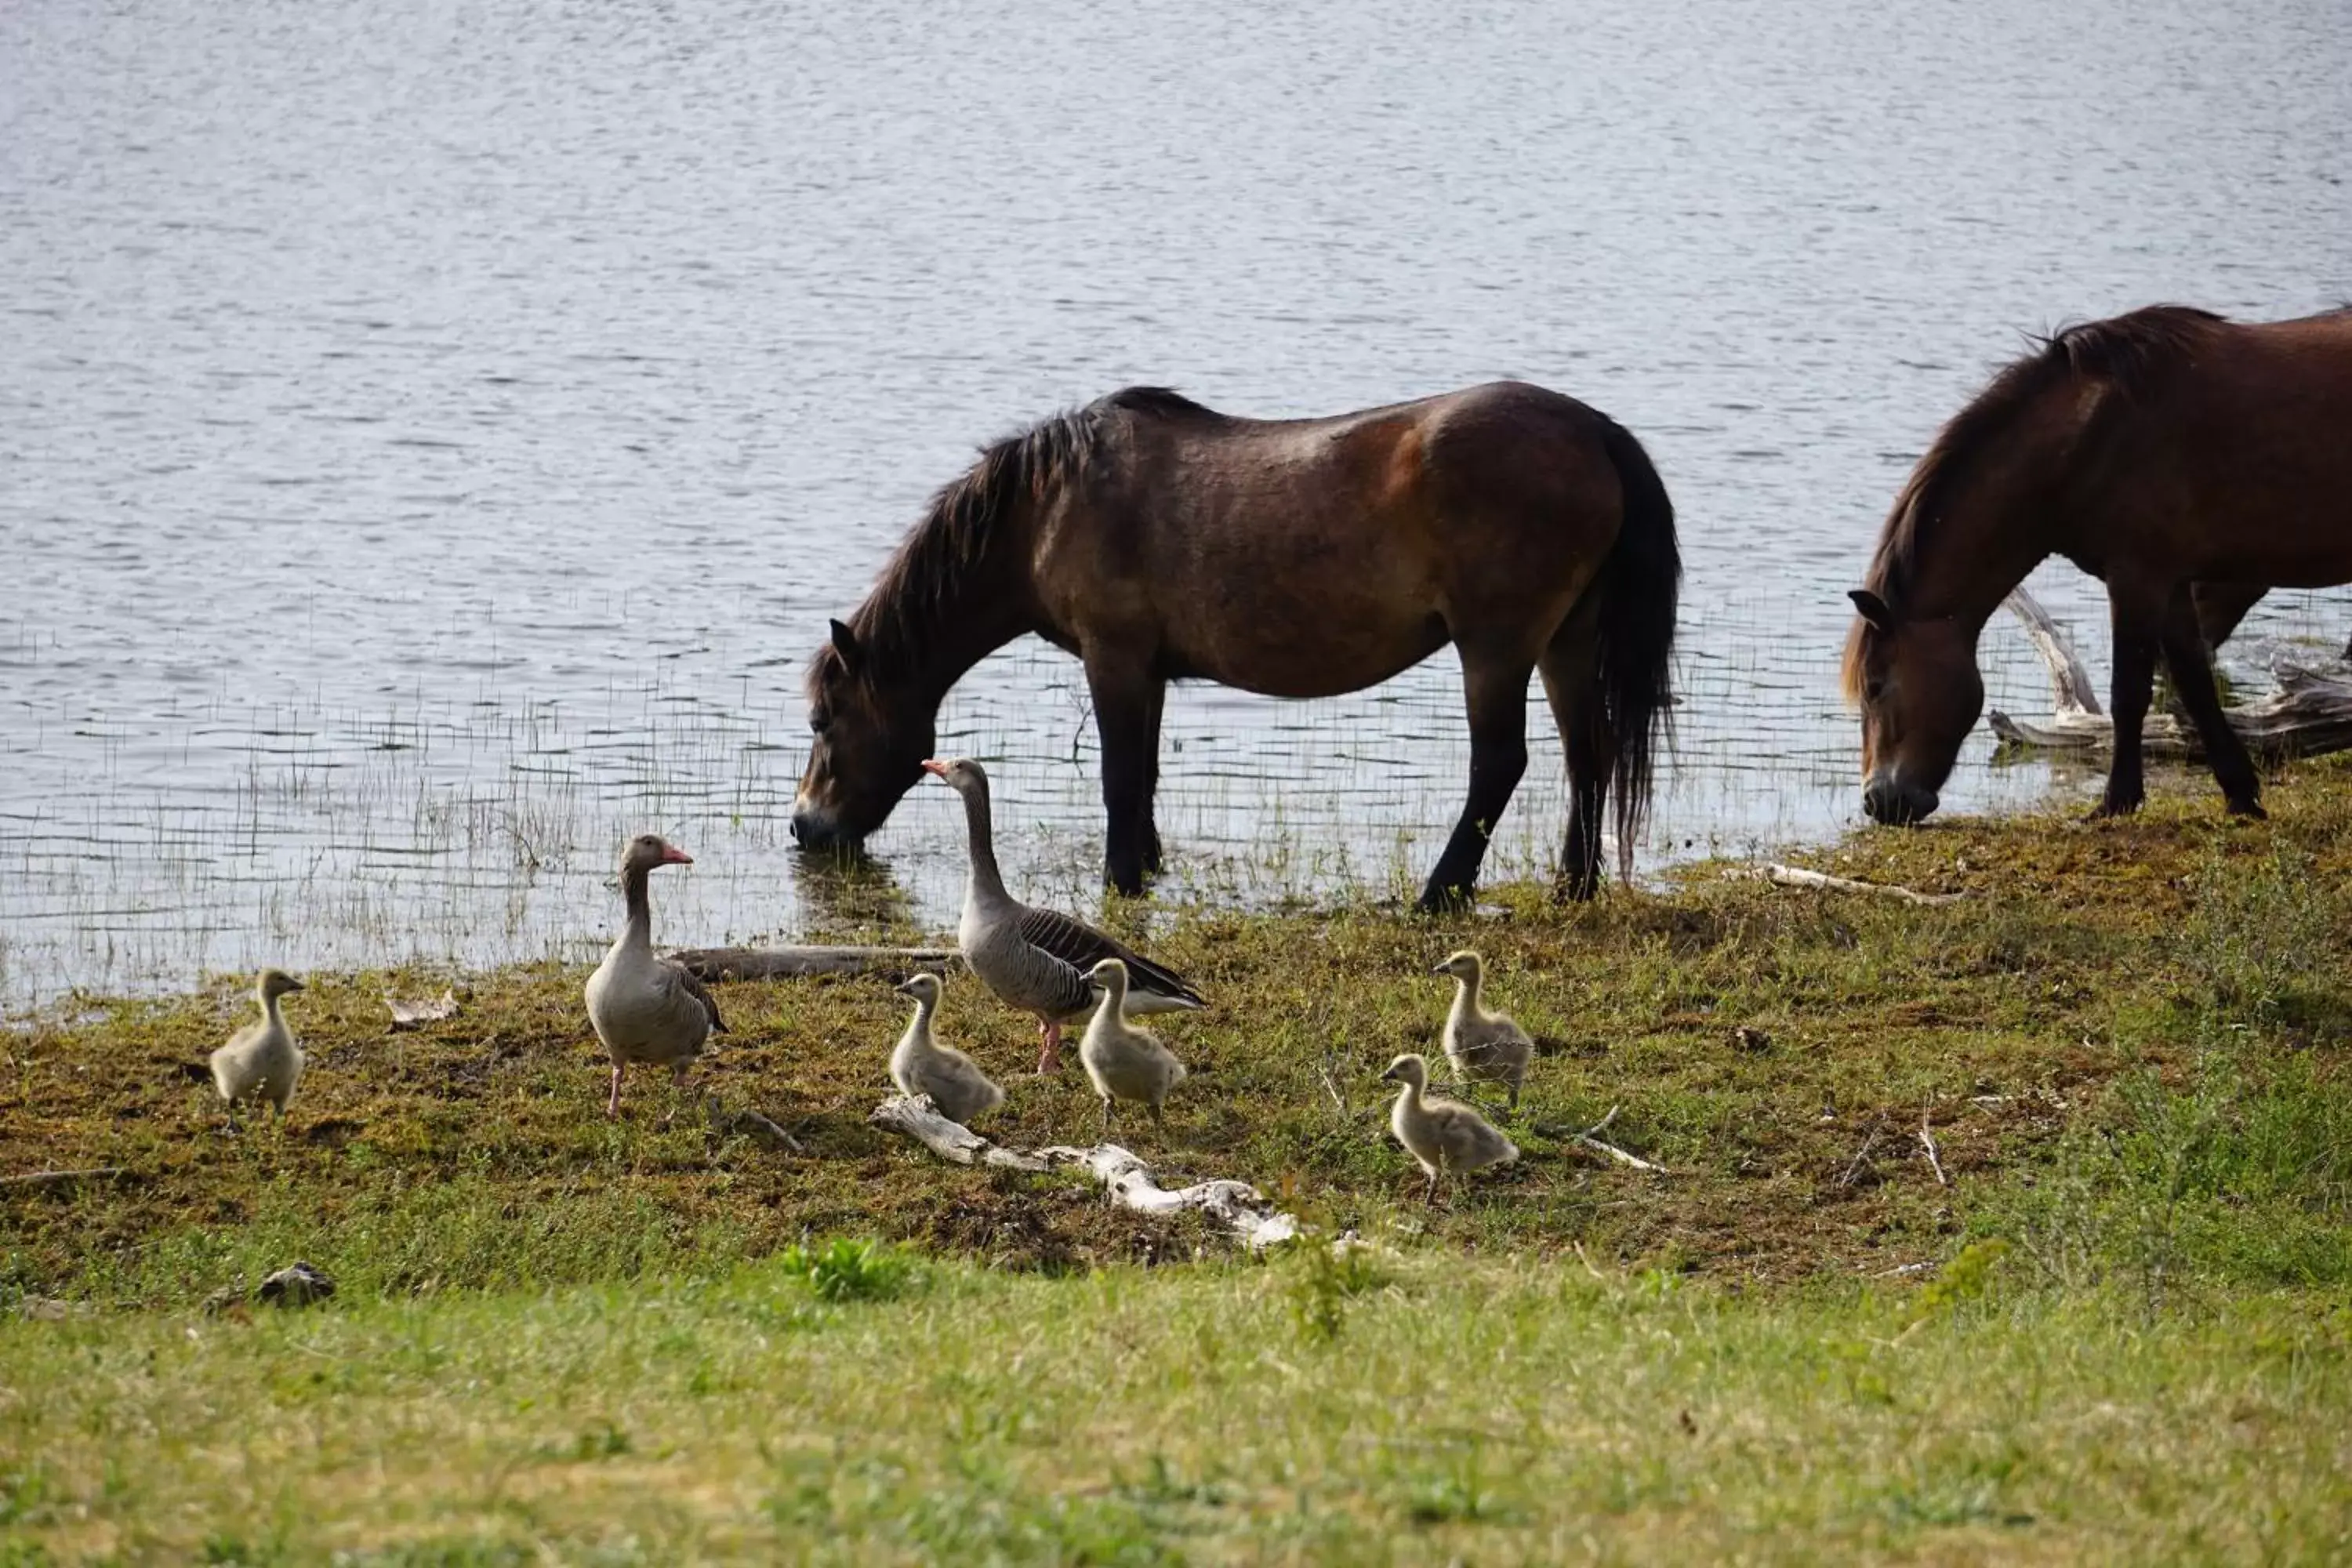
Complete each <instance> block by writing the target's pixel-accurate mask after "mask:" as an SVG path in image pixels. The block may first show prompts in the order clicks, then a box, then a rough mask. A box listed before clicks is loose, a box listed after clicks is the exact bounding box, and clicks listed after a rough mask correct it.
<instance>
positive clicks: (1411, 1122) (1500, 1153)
mask: <svg viewBox="0 0 2352 1568" xmlns="http://www.w3.org/2000/svg"><path fill="white" fill-rule="evenodd" d="M1381 1078H1382V1079H1386V1080H1388V1081H1390V1082H1392V1083H1400V1084H1402V1085H1403V1086H1404V1087H1403V1088H1402V1089H1399V1090H1398V1091H1397V1098H1396V1107H1395V1109H1394V1110H1391V1111H1390V1112H1389V1131H1391V1132H1394V1133H1395V1134H1396V1141H1397V1142H1400V1143H1402V1144H1403V1145H1404V1150H1405V1152H1406V1153H1408V1154H1411V1155H1412V1157H1413V1158H1414V1159H1415V1160H1417V1161H1419V1162H1420V1163H1421V1168H1422V1169H1423V1171H1426V1172H1427V1173H1429V1201H1430V1202H1431V1203H1435V1202H1436V1201H1437V1179H1438V1177H1439V1176H1440V1175H1442V1174H1444V1173H1445V1172H1448V1171H1454V1172H1465V1173H1466V1172H1470V1171H1477V1170H1483V1169H1485V1168H1486V1166H1488V1165H1507V1164H1509V1163H1511V1162H1512V1161H1514V1160H1516V1159H1517V1158H1518V1157H1519V1150H1518V1145H1517V1144H1516V1143H1513V1142H1511V1141H1510V1140H1509V1139H1508V1138H1506V1137H1504V1136H1503V1135H1502V1133H1500V1132H1498V1131H1496V1129H1495V1125H1494V1123H1492V1122H1490V1121H1487V1120H1486V1118H1485V1117H1483V1116H1481V1115H1479V1114H1478V1113H1477V1112H1476V1111H1475V1110H1471V1109H1470V1108H1469V1107H1468V1106H1466V1105H1457V1104H1455V1103H1454V1101H1453V1100H1424V1099H1423V1098H1422V1095H1423V1090H1425V1089H1428V1087H1429V1064H1428V1063H1427V1062H1424V1061H1423V1060H1422V1059H1421V1058H1419V1057H1417V1056H1402V1057H1399V1058H1397V1059H1396V1060H1394V1061H1392V1062H1391V1063H1389V1070H1388V1071H1386V1072H1384V1073H1382V1074H1381Z"/></svg>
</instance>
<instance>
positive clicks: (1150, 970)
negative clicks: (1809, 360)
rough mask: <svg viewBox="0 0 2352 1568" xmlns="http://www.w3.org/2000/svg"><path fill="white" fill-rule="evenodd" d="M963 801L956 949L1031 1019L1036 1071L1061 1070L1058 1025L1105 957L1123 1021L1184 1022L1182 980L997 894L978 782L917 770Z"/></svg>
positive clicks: (1190, 1007)
mask: <svg viewBox="0 0 2352 1568" xmlns="http://www.w3.org/2000/svg"><path fill="white" fill-rule="evenodd" d="M923 767H924V769H925V771H927V772H929V773H937V774H938V775H939V776H940V778H942V779H944V780H946V781H947V784H948V785H949V787H950V788H951V789H953V790H954V791H955V792H956V794H958V795H961V796H963V813H964V821H965V823H966V825H967V826H968V827H969V829H970V835H971V873H970V875H969V876H968V877H967V878H966V879H965V880H964V886H963V921H962V922H961V924H960V925H958V926H957V927H956V942H957V945H959V946H960V947H961V948H962V949H963V961H964V962H965V963H968V964H970V965H971V972H972V973H974V974H977V975H979V976H980V978H981V981H982V984H985V985H986V986H987V987H988V988H989V989H990V990H991V991H993V992H995V993H996V994H997V995H998V997H999V998H1001V999H1002V1000H1003V1001H1005V1002H1007V1003H1010V1004H1011V1005H1013V1006H1015V1007H1018V1008H1020V1009H1021V1010H1022V1011H1023V1012H1024V1013H1034V1014H1035V1015H1036V1016H1037V1030H1038V1033H1039V1034H1041V1035H1042V1036H1044V1037H1045V1049H1044V1051H1043V1052H1041V1053H1040V1054H1039V1056H1038V1058H1037V1070H1038V1071H1039V1072H1041V1073H1046V1072H1053V1071H1055V1070H1056V1069H1058V1068H1060V1067H1061V1065H1062V1026H1063V1024H1065V1023H1066V1022H1067V1021H1068V1020H1070V1019H1072V1018H1076V1017H1079V1016H1082V1015H1084V1014H1085V1013H1086V1012H1087V1010H1088V1009H1090V1008H1091V1007H1093V1005H1094V1000H1095V991H1094V985H1093V984H1092V983H1091V982H1090V981H1088V979H1087V971H1088V970H1090V969H1092V968H1093V967H1094V966H1095V965H1096V964H1097V963H1101V962H1102V961H1103V960H1104V959H1106V958H1116V959H1118V961H1119V962H1120V963H1123V964H1125V965H1126V966H1127V972H1128V992H1127V1010H1128V1011H1129V1013H1135V1014H1144V1013H1190V1012H1192V1011H1195V1010H1196V1009H1198V1008H1199V1007H1200V1006H1201V1005H1202V999H1201V994H1200V993H1199V992H1197V991H1195V990H1193V989H1192V986H1191V985H1190V984H1187V983H1186V981H1185V979H1184V977H1183V976H1182V975H1181V974H1178V973H1175V972H1174V971H1172V970H1169V969H1164V968H1162V967H1161V966H1160V965H1159V964H1157V963H1152V962H1151V961H1150V959H1148V958H1145V957H1143V956H1142V955H1141V954H1139V953H1138V952H1135V951H1134V950H1133V949H1131V948H1129V947H1128V946H1127V945H1126V944H1125V943H1123V942H1118V941H1117V940H1116V939H1114V938H1111V937H1108V936H1106V935H1104V934H1103V933H1102V932H1101V931H1097V930H1095V928H1094V927H1092V926H1090V925H1087V923H1086V922H1085V921H1076V920H1072V919H1071V918H1070V917H1069V916H1068V915H1065V914H1057V913H1055V911H1054V910H1033V909H1031V908H1030V907H1029V906H1028V905H1026V904H1024V903H1023V902H1021V901H1020V900H1018V899H1015V898H1014V897H1013V895H1012V894H1010V893H1008V892H1006V891H1005V890H1004V878H1003V876H1002V875H1001V874H1000V873H999V872H998V871H997V869H996V845H995V839H994V834H993V830H992V826H991V825H990V820H989V810H988V774H987V773H985V772H984V771H983V770H982V768H981V765H980V764H979V763H975V762H973V761H972V760H971V758H969V757H958V758H956V759H955V760H954V761H952V762H944V763H943V762H940V761H939V760H938V759H937V758H933V759H931V760H930V761H929V762H926V763H924V764H923Z"/></svg>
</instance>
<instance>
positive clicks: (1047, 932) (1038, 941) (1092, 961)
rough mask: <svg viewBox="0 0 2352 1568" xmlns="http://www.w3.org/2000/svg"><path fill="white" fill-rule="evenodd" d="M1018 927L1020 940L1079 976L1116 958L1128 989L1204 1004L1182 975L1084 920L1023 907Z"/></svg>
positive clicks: (1050, 911) (1199, 995)
mask: <svg viewBox="0 0 2352 1568" xmlns="http://www.w3.org/2000/svg"><path fill="white" fill-rule="evenodd" d="M1018 929H1019V931H1020V932H1021V939H1022V940H1023V941H1024V942H1027V943H1028V944H1029V945H1030V946H1032V947H1034V948H1036V949H1038V950H1039V951H1041V952H1048V953H1051V954H1053V955H1054V956H1055V958H1058V959H1060V960H1061V961H1062V962H1063V963H1066V964H1068V965H1069V966H1070V967H1071V968H1073V969H1075V970H1076V971H1078V973H1080V974H1082V975H1083V974H1084V973H1086V972H1087V970H1089V969H1092V968H1093V967H1094V966H1095V965H1096V964H1097V963H1101V962H1102V961H1103V960H1104V959H1106V958H1116V959H1118V961H1119V962H1121V963H1124V964H1126V965H1127V976H1128V984H1129V986H1130V987H1131V988H1132V989H1134V990H1137V991H1149V992H1150V993H1151V994H1154V995H1156V996H1167V997H1171V998H1174V999H1175V1000H1178V1001H1182V1002H1190V1003H1192V1005H1194V1006H1196V1007H1197V1006H1201V1005H1204V1003H1203V999H1202V995H1201V994H1200V993H1199V992H1198V991H1195V990H1193V989H1192V984H1191V983H1190V982H1188V981H1187V980H1186V979H1185V978H1184V977H1183V976H1182V975H1181V974H1179V973H1176V972H1175V971H1174V970H1172V969H1170V968H1168V967H1166V966H1165V965H1162V964H1158V963H1152V962H1151V960H1150V959H1148V958H1146V957H1144V956H1143V955H1142V954H1141V953H1139V952H1136V951H1135V950H1134V949H1133V948H1131V947H1129V946H1128V945H1127V944H1126V943H1125V942H1120V941H1119V940H1118V938H1116V937H1112V936H1107V935H1105V934H1104V933H1103V932H1101V931H1097V930H1095V928H1094V927H1092V926H1090V925H1088V924H1087V923H1086V922H1085V921H1078V920H1072V919H1071V918H1070V917H1069V916H1068V915H1065V914H1057V913H1055V911H1054V910H1022V911H1021V920H1020V922H1019V925H1018Z"/></svg>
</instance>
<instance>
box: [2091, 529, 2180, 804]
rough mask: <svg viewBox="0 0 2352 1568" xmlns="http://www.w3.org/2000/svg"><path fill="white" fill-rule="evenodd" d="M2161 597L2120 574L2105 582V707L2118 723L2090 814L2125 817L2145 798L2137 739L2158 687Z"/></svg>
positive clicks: (2144, 724) (2139, 737)
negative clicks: (2109, 657)
mask: <svg viewBox="0 0 2352 1568" xmlns="http://www.w3.org/2000/svg"><path fill="white" fill-rule="evenodd" d="M2107 605H2108V610H2109V614H2110V619H2111V621H2112V623H2113V625H2114V626H2115V639H2116V670H2115V685H2114V687H2113V689H2112V690H2111V692H2110V697H2111V701H2110V704H2109V706H2110V707H2111V709H2112V710H2113V712H2114V717H2115V726H2116V754H2115V760H2114V761H2113V762H2112V763H2109V764H2108V767H2107V791H2106V794H2105V795H2102V796H2101V797H2100V799H2099V804H2098V805H2095V806H2094V807H2092V808H2091V816H2093V817H2094V818H2097V817H2103V816H2130V815H2131V814H2132V813H2133V812H2135V811H2137V810H2138V809H2139V808H2140V804H2141V802H2143V801H2145V800H2146V799H2147V780H2146V775H2145V772H2144V770H2143V768H2142V765H2141V739H2142V735H2143V733H2144V731H2146V729H2147V705H2148V700H2149V699H2150V697H2151V696H2152V695H2153V694H2154V691H2155V688H2156V646H2157V631H2158V626H2159V625H2160V623H2161V620H2162V616H2163V611H2162V605H2163V600H2162V599H2161V598H2152V597H2151V595H2149V594H2148V593H2147V592H2146V591H2145V590H2144V589H2143V588H2142V587H2140V586H2139V585H2137V584H2128V583H2126V580H2125V579H2124V578H2123V576H2122V574H2119V573H2117V574H2111V575H2110V576H2109V578H2108V581H2107Z"/></svg>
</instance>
